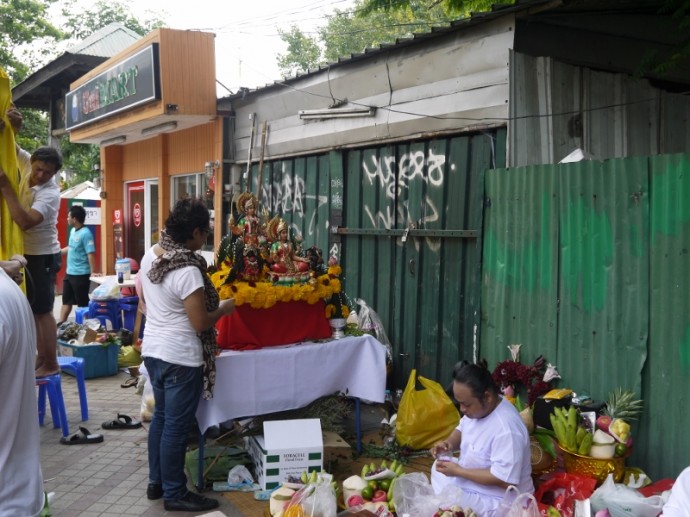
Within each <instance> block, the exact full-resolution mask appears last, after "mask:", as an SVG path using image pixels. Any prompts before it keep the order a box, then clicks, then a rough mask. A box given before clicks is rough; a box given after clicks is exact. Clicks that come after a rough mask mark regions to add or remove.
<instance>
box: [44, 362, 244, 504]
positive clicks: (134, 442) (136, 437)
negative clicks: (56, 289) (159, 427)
mask: <svg viewBox="0 0 690 517" xmlns="http://www.w3.org/2000/svg"><path fill="white" fill-rule="evenodd" d="M128 378H129V375H127V374H125V373H122V372H120V373H118V374H117V375H115V376H112V377H101V378H95V379H87V380H86V391H87V398H88V404H89V420H88V421H87V422H82V421H81V413H80V409H79V407H80V406H79V394H78V392H77V385H76V381H75V379H74V378H73V377H72V376H70V375H68V374H63V376H62V391H63V395H64V397H65V406H66V409H67V420H68V422H69V428H70V429H69V430H70V433H72V432H75V431H78V430H79V426H82V427H85V428H87V429H88V430H89V431H90V432H91V433H92V434H102V435H103V436H104V440H103V442H101V443H95V444H88V445H62V444H61V443H60V437H61V436H62V434H61V431H60V429H53V425H52V417H51V415H50V410H49V409H48V410H47V414H46V417H45V426H44V427H42V428H41V467H42V469H43V477H44V480H45V489H46V491H47V492H55V498H54V500H53V502H52V503H51V506H50V510H51V514H52V515H53V516H54V517H76V516H84V517H96V516H111V517H115V516H122V515H132V516H134V515H148V516H154V515H168V514H170V515H180V516H185V515H188V516H191V515H198V514H192V513H185V512H166V511H165V509H164V508H163V500H162V499H160V500H158V501H149V500H148V499H147V498H146V486H147V484H148V459H147V447H146V440H147V427H148V425H147V424H146V423H144V426H143V427H141V428H139V429H132V430H104V429H101V424H102V423H103V422H106V421H109V420H113V419H114V418H116V417H117V414H118V413H124V414H127V415H130V416H131V417H132V418H136V419H137V420H138V419H139V411H140V406H141V396H139V395H137V394H136V388H121V387H120V384H122V383H123V382H124V381H125V380H126V379H128ZM190 489H191V486H190ZM204 495H206V496H209V497H213V498H215V499H218V501H219V502H220V508H219V510H220V511H221V512H223V513H224V514H225V515H227V516H228V517H239V516H241V515H243V514H242V513H241V512H239V511H238V510H237V509H236V508H235V507H234V506H233V505H232V503H230V501H228V500H227V499H226V498H225V497H223V496H222V495H221V494H215V493H213V492H207V493H205V494H204ZM204 513H208V512H204Z"/></svg>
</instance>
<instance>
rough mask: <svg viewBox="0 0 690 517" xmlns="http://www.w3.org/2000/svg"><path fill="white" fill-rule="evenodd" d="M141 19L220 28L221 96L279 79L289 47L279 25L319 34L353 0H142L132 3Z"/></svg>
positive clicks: (218, 75) (218, 73) (218, 68)
mask: <svg viewBox="0 0 690 517" xmlns="http://www.w3.org/2000/svg"><path fill="white" fill-rule="evenodd" d="M129 5H130V6H131V8H132V13H133V14H134V15H135V16H137V18H139V19H140V20H144V19H147V18H151V15H150V14H148V15H147V11H149V12H150V13H154V14H155V15H156V16H157V17H158V18H161V19H162V20H163V21H164V22H165V23H166V24H167V26H168V27H170V28H172V29H199V30H203V31H207V32H213V33H215V34H216V78H217V80H218V81H219V82H220V83H221V84H222V85H224V87H223V86H220V85H219V86H218V95H219V96H220V97H222V96H225V95H228V94H229V92H228V90H230V91H231V92H232V93H235V92H236V91H237V90H238V89H239V87H240V86H244V87H247V88H256V87H259V86H264V85H266V84H270V83H273V82H274V81H277V80H280V78H281V76H280V72H279V70H278V65H277V63H276V56H277V55H278V54H279V53H284V52H286V50H287V47H286V45H285V43H284V42H283V41H282V40H281V39H280V37H279V35H278V30H277V29H278V28H280V29H283V30H289V29H290V27H291V26H292V25H297V26H298V27H299V28H300V29H301V30H302V32H304V33H305V34H307V35H310V36H316V35H317V34H316V31H317V29H318V28H319V27H322V26H324V25H325V23H326V18H325V17H326V15H327V14H332V13H333V11H334V10H335V9H339V10H341V11H346V10H349V9H351V8H352V6H353V5H354V0H194V1H191V2H190V1H188V0H184V1H183V0H137V1H134V2H132V3H129Z"/></svg>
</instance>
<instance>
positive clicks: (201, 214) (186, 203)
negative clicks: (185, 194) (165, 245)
mask: <svg viewBox="0 0 690 517" xmlns="http://www.w3.org/2000/svg"><path fill="white" fill-rule="evenodd" d="M210 224H211V215H210V214H209V211H208V208H207V207H206V203H205V202H204V200H203V199H200V198H192V197H189V198H184V199H180V200H179V201H178V202H177V203H175V206H174V207H173V209H172V210H171V211H170V215H168V219H167V220H166V221H165V233H167V234H168V236H169V237H170V238H171V239H172V240H174V241H175V242H177V243H179V244H184V243H185V242H187V240H188V239H191V238H192V236H193V235H192V234H193V233H194V230H195V229H197V228H199V229H200V230H208V229H209V227H210Z"/></svg>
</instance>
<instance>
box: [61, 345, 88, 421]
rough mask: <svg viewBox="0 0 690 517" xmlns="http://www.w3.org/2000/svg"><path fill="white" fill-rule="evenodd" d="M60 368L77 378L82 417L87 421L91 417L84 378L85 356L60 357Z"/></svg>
mask: <svg viewBox="0 0 690 517" xmlns="http://www.w3.org/2000/svg"><path fill="white" fill-rule="evenodd" d="M58 364H59V365H60V369H61V370H62V371H64V372H67V373H69V374H72V375H73V376H74V377H75V378H76V379H77V389H78V390H79V405H80V406H81V419H82V421H83V422H86V421H87V420H88V419H89V405H88V403H87V402H86V382H85V379H84V358H83V357H66V356H60V357H58Z"/></svg>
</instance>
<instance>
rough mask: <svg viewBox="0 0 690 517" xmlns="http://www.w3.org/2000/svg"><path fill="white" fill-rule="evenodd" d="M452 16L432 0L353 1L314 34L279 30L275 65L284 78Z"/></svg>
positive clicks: (295, 28) (451, 12)
mask: <svg viewBox="0 0 690 517" xmlns="http://www.w3.org/2000/svg"><path fill="white" fill-rule="evenodd" d="M456 15H457V13H455V12H454V11H453V10H449V9H448V8H446V7H445V6H443V5H441V4H439V3H438V2H437V1H436V0H410V1H409V2H408V3H407V4H406V5H405V6H401V7H400V8H398V9H388V10H385V9H380V10H376V11H365V9H364V0H357V1H356V2H355V5H354V9H352V10H349V11H344V10H339V9H335V10H334V12H333V14H332V15H330V16H328V17H327V20H328V21H327V22H326V25H325V26H324V27H323V28H321V29H319V31H318V35H317V36H314V37H311V36H308V35H306V34H304V33H303V32H302V31H301V30H300V29H299V28H297V27H295V26H293V27H292V28H291V30H290V31H280V30H279V34H280V37H281V39H282V40H283V41H285V42H286V43H287V44H288V51H287V53H286V54H281V55H279V56H278V66H279V68H280V70H281V73H282V75H283V76H284V77H287V76H290V75H294V74H295V72H305V71H307V70H308V69H310V68H315V67H317V66H318V65H324V64H326V63H327V62H333V61H337V60H338V58H340V57H349V56H350V55H351V54H357V53H360V52H363V51H364V50H365V49H367V48H371V47H376V46H378V45H381V44H383V43H388V42H394V41H395V40H396V39H398V38H405V37H410V36H412V34H414V33H416V32H425V31H428V30H430V29H431V27H433V26H435V25H441V24H446V23H448V22H449V21H450V20H452V19H454V18H456V17H457V16H456ZM322 49H323V50H322Z"/></svg>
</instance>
